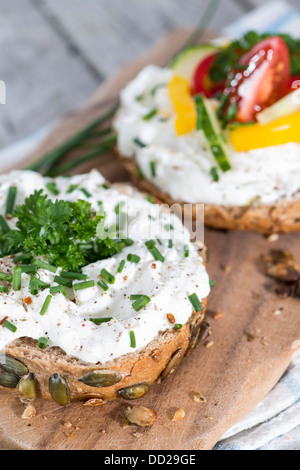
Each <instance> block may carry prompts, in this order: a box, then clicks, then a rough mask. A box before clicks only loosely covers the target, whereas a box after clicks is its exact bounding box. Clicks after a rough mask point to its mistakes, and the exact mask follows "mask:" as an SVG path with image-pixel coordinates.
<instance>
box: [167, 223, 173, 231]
mask: <svg viewBox="0 0 300 470" xmlns="http://www.w3.org/2000/svg"><path fill="white" fill-rule="evenodd" d="M165 229H166V230H169V231H170V230H174V226H173V225H172V224H166V225H165Z"/></svg>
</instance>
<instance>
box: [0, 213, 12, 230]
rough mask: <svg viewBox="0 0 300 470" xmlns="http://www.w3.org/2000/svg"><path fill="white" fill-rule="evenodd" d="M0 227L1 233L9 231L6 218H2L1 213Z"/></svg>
mask: <svg viewBox="0 0 300 470" xmlns="http://www.w3.org/2000/svg"><path fill="white" fill-rule="evenodd" d="M0 228H1V230H2V232H3V233H8V232H10V228H9V226H8V224H7V222H6V220H5V219H4V217H3V215H0Z"/></svg>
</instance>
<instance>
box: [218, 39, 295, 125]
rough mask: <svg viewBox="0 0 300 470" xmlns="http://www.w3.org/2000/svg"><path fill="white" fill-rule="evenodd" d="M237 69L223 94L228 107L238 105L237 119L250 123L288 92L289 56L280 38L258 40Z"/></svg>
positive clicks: (229, 78)
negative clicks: (233, 104)
mask: <svg viewBox="0 0 300 470" xmlns="http://www.w3.org/2000/svg"><path fill="white" fill-rule="evenodd" d="M239 66H240V67H239V69H237V70H234V71H233V72H232V73H231V74H230V76H229V77H228V85H227V87H226V88H225V90H224V94H225V95H228V96H229V98H230V99H229V105H230V104H232V103H233V102H236V103H237V105H238V106H237V120H238V121H240V122H251V121H254V120H255V116H256V114H257V113H259V112H260V111H262V110H263V109H265V108H267V107H268V106H271V105H272V104H273V103H275V102H276V101H278V100H279V99H280V98H282V97H283V96H284V95H285V94H286V93H287V92H288V87H289V80H290V54H289V50H288V48H287V45H286V43H285V42H284V41H283V39H281V38H280V37H277V36H275V37H271V38H268V39H265V40H263V41H260V42H259V43H258V44H256V46H254V47H253V48H252V49H251V50H250V51H249V52H247V53H246V54H245V55H244V56H243V57H242V58H241V59H240V61H239Z"/></svg>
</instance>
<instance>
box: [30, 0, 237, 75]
mask: <svg viewBox="0 0 300 470" xmlns="http://www.w3.org/2000/svg"><path fill="white" fill-rule="evenodd" d="M36 2H37V3H40V5H41V8H43V9H44V11H46V12H48V13H50V14H51V15H54V16H55V17H56V18H57V19H58V21H59V22H60V23H61V24H62V26H63V27H64V29H65V30H66V31H67V34H68V35H69V37H70V38H71V40H72V41H73V42H74V43H75V44H76V46H77V47H78V48H79V49H80V50H81V51H82V53H83V54H84V55H85V56H86V57H88V59H89V61H90V62H91V63H92V64H93V65H94V66H95V67H96V68H97V70H99V72H100V73H101V74H103V75H105V76H109V75H111V74H113V73H114V72H115V71H116V70H117V69H118V68H119V67H120V66H121V65H124V64H125V63H126V62H128V61H129V60H132V59H134V58H135V57H136V56H138V55H141V54H143V53H144V52H145V51H146V50H147V49H148V48H149V47H150V46H151V45H153V44H154V43H155V42H157V41H158V40H159V39H161V38H162V37H163V36H164V35H165V34H166V33H167V32H168V31H170V30H171V29H174V28H176V27H182V26H192V27H193V26H195V25H196V24H197V22H198V21H199V18H201V15H202V14H203V12H204V10H205V8H206V7H207V4H208V0H201V1H199V0H185V1H183V0H151V1H149V0H126V1H124V0H85V1H84V2H83V1H82V0H43V1H41V0H36ZM245 11H246V9H245V7H244V6H243V5H241V4H240V3H239V2H238V1H233V0H221V1H220V6H219V8H218V10H217V12H216V14H215V16H214V18H213V20H212V22H211V25H210V27H211V28H214V29H215V30H216V31H218V30H220V29H221V28H222V27H223V26H225V24H227V23H229V22H231V21H233V20H235V19H237V18H238V17H239V16H240V15H242V14H243V13H245Z"/></svg>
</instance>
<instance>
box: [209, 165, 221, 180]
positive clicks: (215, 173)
mask: <svg viewBox="0 0 300 470" xmlns="http://www.w3.org/2000/svg"><path fill="white" fill-rule="evenodd" d="M210 174H211V176H212V179H213V181H215V182H217V181H219V174H218V169H217V167H216V166H213V167H212V168H211V170H210Z"/></svg>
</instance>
